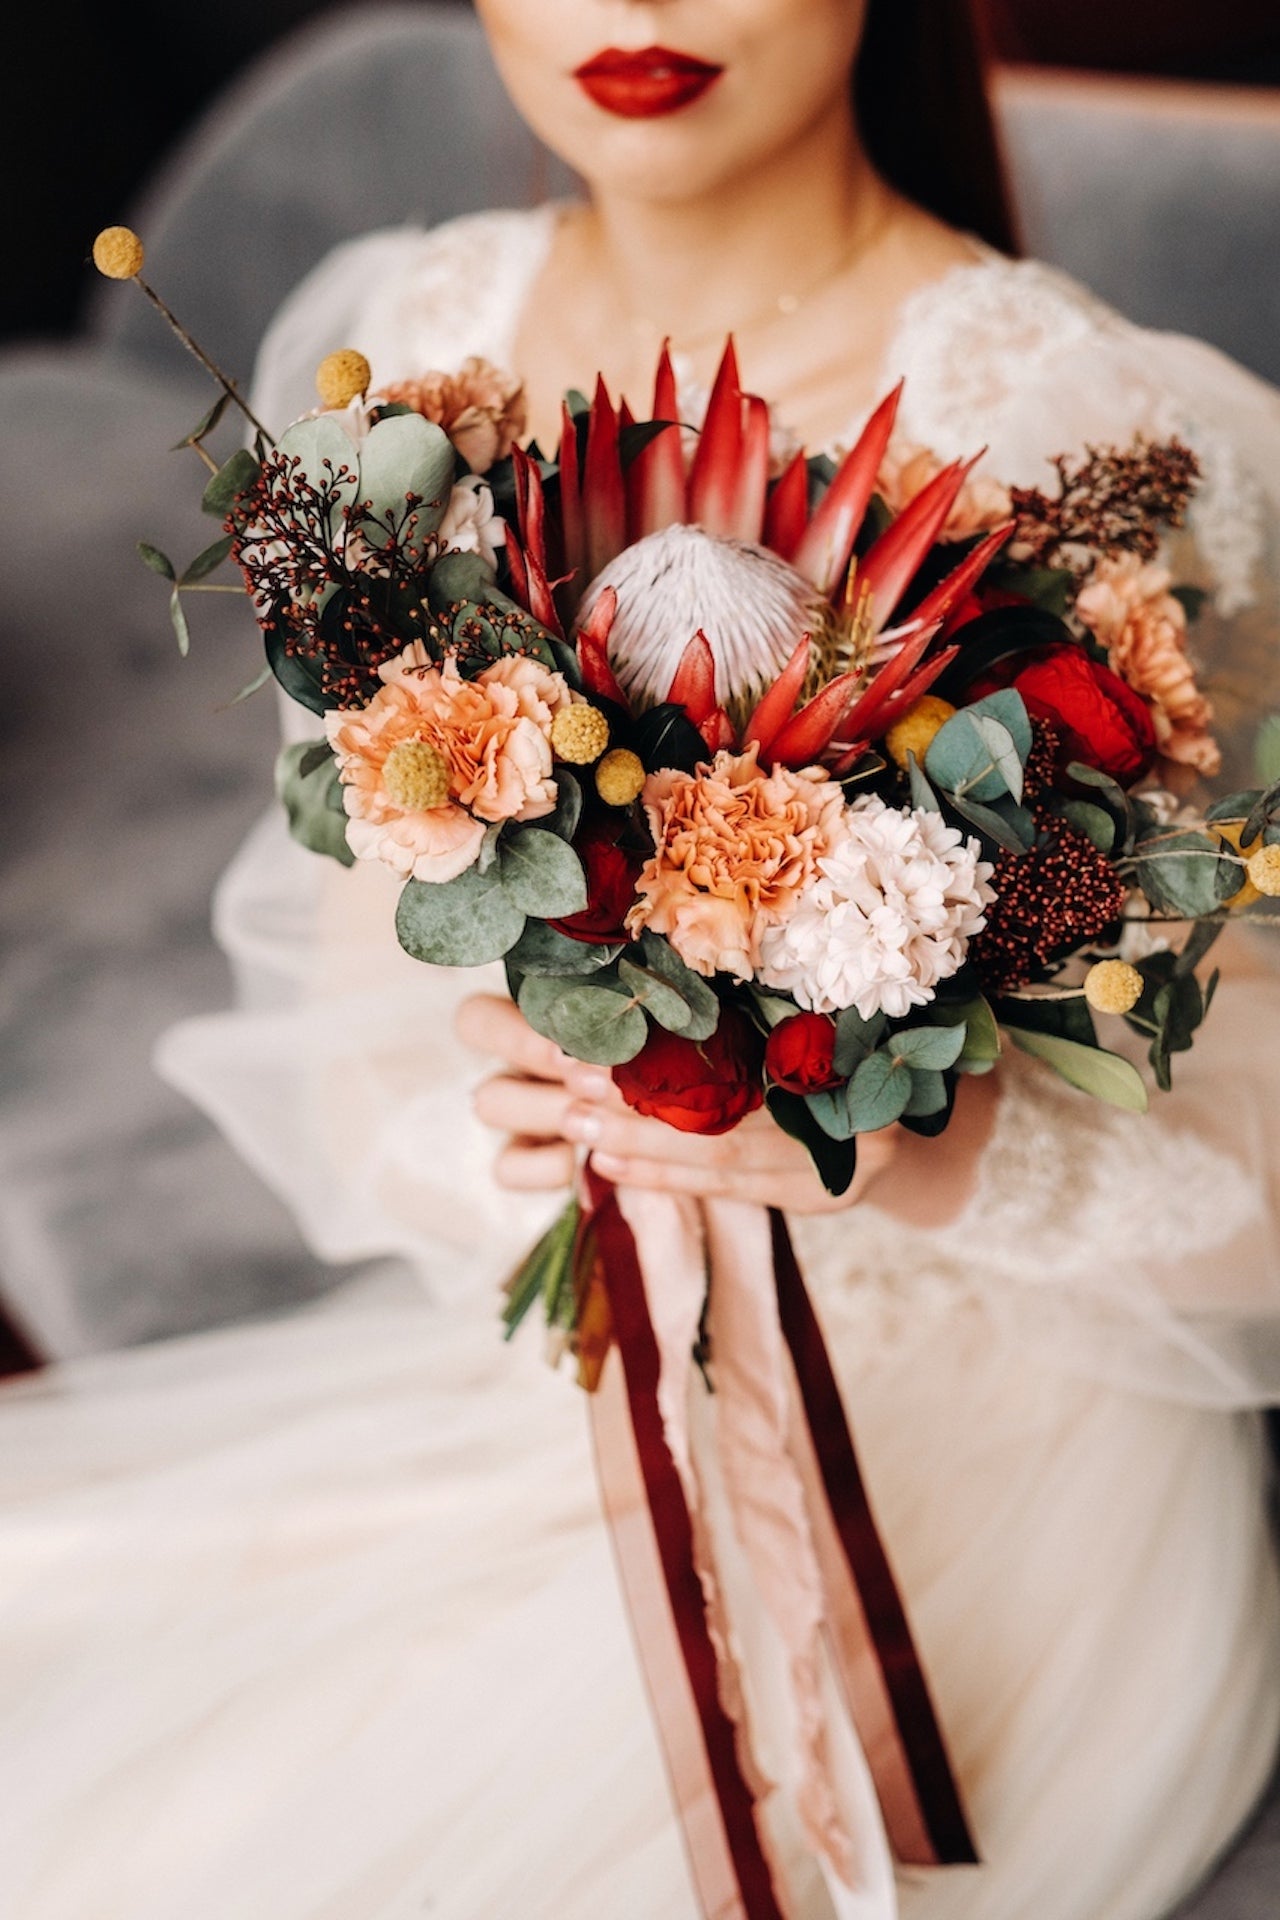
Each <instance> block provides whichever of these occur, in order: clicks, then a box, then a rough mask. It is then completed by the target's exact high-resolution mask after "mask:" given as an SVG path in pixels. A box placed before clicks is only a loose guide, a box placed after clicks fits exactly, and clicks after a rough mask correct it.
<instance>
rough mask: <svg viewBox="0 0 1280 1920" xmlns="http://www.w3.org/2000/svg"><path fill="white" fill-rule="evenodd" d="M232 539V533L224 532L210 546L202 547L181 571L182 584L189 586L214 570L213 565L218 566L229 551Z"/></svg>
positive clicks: (233, 539) (233, 537) (233, 536)
mask: <svg viewBox="0 0 1280 1920" xmlns="http://www.w3.org/2000/svg"><path fill="white" fill-rule="evenodd" d="M234 541H235V535H234V534H230V533H224V534H223V536H222V538H221V539H220V540H215V541H214V542H213V544H212V546H208V547H206V548H205V549H204V551H203V553H198V554H197V555H196V557H195V559H194V560H193V561H192V562H191V564H190V566H189V567H187V568H186V570H185V572H184V573H183V576H182V584H183V586H184V587H189V586H190V585H191V584H192V582H193V581H195V580H203V579H204V578H205V577H206V575H207V574H210V573H212V572H213V571H214V569H215V567H220V566H221V565H222V563H223V561H224V560H225V559H226V557H227V555H228V554H229V553H230V551H231V548H232V546H233V544H234Z"/></svg>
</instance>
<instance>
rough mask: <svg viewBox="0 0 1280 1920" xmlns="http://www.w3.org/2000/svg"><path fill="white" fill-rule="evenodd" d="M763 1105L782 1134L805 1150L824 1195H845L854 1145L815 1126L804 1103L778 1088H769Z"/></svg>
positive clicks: (855, 1152) (855, 1154)
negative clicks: (807, 1151)
mask: <svg viewBox="0 0 1280 1920" xmlns="http://www.w3.org/2000/svg"><path fill="white" fill-rule="evenodd" d="M765 1105H766V1106H767V1107H768V1109H769V1112H770V1113H771V1114H772V1115H773V1118H774V1120H775V1121H776V1122H777V1124H778V1125H779V1126H780V1127H781V1128H782V1131H783V1132H784V1133H787V1134H790V1136H791V1138H792V1139H793V1140H798V1141H799V1142H800V1143H801V1145H802V1146H804V1147H807V1148H808V1150H809V1154H810V1157H811V1158H812V1160H813V1164H814V1167H815V1168H816V1169H817V1174H818V1178H819V1179H820V1180H821V1182H822V1184H823V1186H824V1187H825V1188H826V1190H827V1192H828V1193H837V1194H838V1193H847V1192H848V1191H849V1185H850V1182H851V1181H852V1179H853V1175H854V1171H855V1169H856V1167H857V1164H858V1147H857V1142H856V1141H855V1140H854V1139H853V1138H852V1136H850V1137H849V1138H848V1139H846V1140H844V1141H838V1140H833V1139H831V1138H829V1136H828V1135H827V1134H826V1133H825V1132H824V1131H823V1129H822V1128H821V1127H820V1126H818V1124H817V1123H816V1121H815V1119H814V1117H813V1114H812V1113H811V1112H810V1111H809V1104H808V1101H806V1100H805V1099H803V1098H802V1097H801V1096H800V1095H799V1094H796V1093H787V1092H785V1091H784V1089H783V1088H781V1087H770V1088H769V1090H768V1092H767V1093H766V1094H765Z"/></svg>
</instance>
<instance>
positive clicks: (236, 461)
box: [200, 447, 261, 520]
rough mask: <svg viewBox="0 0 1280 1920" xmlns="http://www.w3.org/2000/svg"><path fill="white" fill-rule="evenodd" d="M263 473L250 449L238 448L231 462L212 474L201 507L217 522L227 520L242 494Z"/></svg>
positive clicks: (224, 463)
mask: <svg viewBox="0 0 1280 1920" xmlns="http://www.w3.org/2000/svg"><path fill="white" fill-rule="evenodd" d="M260 471H261V469H260V467H259V465H258V462H257V460H256V458H255V457H254V455H253V454H252V453H250V451H249V449H248V447H237V448H236V450H235V452H234V453H233V454H232V456H231V458H230V459H229V460H226V461H224V462H223V464H222V465H221V466H220V467H219V468H218V471H217V472H216V473H215V474H211V475H210V477H209V481H208V484H207V485H206V487H205V490H204V493H203V495H202V496H201V500H200V505H201V508H202V509H203V511H204V512H205V513H211V514H212V515H213V517H214V519H215V520H225V519H226V517H227V515H228V514H229V513H230V511H231V509H232V507H233V506H234V505H235V503H236V501H237V500H238V499H239V497H240V495H241V494H242V493H246V492H247V491H248V489H249V488H250V487H251V486H252V485H253V483H254V481H255V480H256V479H257V477H258V474H259V472H260Z"/></svg>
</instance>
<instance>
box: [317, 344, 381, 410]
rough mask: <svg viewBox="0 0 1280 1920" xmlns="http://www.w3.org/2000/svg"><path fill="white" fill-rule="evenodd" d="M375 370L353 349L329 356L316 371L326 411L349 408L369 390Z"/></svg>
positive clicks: (345, 349)
mask: <svg viewBox="0 0 1280 1920" xmlns="http://www.w3.org/2000/svg"><path fill="white" fill-rule="evenodd" d="M372 378H373V369H372V368H371V367H370V365H369V362H368V361H367V360H366V359H365V357H364V355H363V354H362V353H357V351H356V349H355V348H354V347H339V349H338V351H337V352H336V353H329V354H326V355H325V357H324V359H323V360H322V361H321V362H320V365H319V366H318V367H317V368H316V392H317V393H318V394H319V395H320V402H321V405H322V406H325V407H346V406H350V404H351V402H352V401H353V400H355V399H357V398H358V397H359V395H360V394H362V393H365V392H366V391H367V390H368V386H369V382H370V380H372Z"/></svg>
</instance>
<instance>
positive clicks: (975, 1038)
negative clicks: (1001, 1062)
mask: <svg viewBox="0 0 1280 1920" xmlns="http://www.w3.org/2000/svg"><path fill="white" fill-rule="evenodd" d="M929 1012H930V1016H931V1018H932V1019H933V1020H934V1021H935V1022H936V1023H937V1024H938V1025H939V1026H946V1027H958V1026H962V1027H963V1028H964V1045H963V1046H962V1047H961V1049H960V1051H959V1053H958V1054H957V1055H956V1061H955V1067H956V1072H957V1073H987V1072H989V1071H990V1069H991V1068H992V1067H993V1066H994V1065H995V1063H996V1061H997V1060H998V1059H999V1058H1000V1028H999V1027H998V1025H997V1024H996V1017H995V1014H994V1013H993V1012H992V1011H991V1008H990V1006H989V1004H988V1003H987V1001H986V1000H984V999H983V997H982V995H981V994H979V995H978V996H977V997H976V998H975V999H973V1000H961V1001H943V1000H935V1001H934V1003H933V1005H932V1007H931V1008H930V1009H929Z"/></svg>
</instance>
